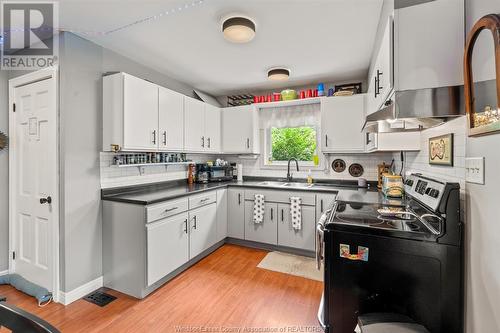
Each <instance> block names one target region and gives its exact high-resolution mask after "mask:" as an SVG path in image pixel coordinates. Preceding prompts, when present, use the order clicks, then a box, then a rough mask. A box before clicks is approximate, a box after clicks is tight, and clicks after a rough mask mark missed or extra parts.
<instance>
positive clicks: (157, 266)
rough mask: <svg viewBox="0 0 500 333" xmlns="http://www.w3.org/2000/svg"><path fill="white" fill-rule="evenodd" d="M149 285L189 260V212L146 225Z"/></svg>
mask: <svg viewBox="0 0 500 333" xmlns="http://www.w3.org/2000/svg"><path fill="white" fill-rule="evenodd" d="M146 237H147V251H146V253H147V265H146V266H147V283H148V286H150V285H152V284H153V283H155V282H157V281H158V280H160V279H161V278H163V277H164V276H166V275H168V274H169V273H171V272H173V271H174V270H176V269H177V268H179V267H180V266H182V265H184V264H185V263H187V262H188V261H189V230H188V214H187V213H182V214H179V215H176V216H173V217H169V218H166V219H163V220H159V221H156V222H153V223H149V224H147V225H146Z"/></svg>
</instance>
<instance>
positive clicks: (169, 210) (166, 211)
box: [165, 207, 179, 213]
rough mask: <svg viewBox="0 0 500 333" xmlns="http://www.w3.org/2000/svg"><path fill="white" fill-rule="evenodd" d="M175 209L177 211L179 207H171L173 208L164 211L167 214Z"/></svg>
mask: <svg viewBox="0 0 500 333" xmlns="http://www.w3.org/2000/svg"><path fill="white" fill-rule="evenodd" d="M176 209H179V207H173V208H168V209H165V213H168V212H171V211H174V210H176Z"/></svg>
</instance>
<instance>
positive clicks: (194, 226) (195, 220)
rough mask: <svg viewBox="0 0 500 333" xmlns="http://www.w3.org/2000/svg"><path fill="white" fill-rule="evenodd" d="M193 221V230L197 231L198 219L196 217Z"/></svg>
mask: <svg viewBox="0 0 500 333" xmlns="http://www.w3.org/2000/svg"><path fill="white" fill-rule="evenodd" d="M193 221H194V225H193V229H194V230H196V227H197V221H198V219H197V218H196V215H195V216H194V217H193Z"/></svg>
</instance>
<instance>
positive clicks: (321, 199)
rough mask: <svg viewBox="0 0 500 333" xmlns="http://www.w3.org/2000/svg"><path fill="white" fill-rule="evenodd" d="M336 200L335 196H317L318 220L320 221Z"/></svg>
mask: <svg viewBox="0 0 500 333" xmlns="http://www.w3.org/2000/svg"><path fill="white" fill-rule="evenodd" d="M334 200H335V194H328V193H326V194H317V195H316V218H317V219H318V220H319V218H320V217H321V215H322V214H323V213H324V212H325V211H326V210H327V209H328V207H329V206H330V204H331V203H332V202H333V201H334Z"/></svg>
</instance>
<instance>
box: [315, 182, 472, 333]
mask: <svg viewBox="0 0 500 333" xmlns="http://www.w3.org/2000/svg"><path fill="white" fill-rule="evenodd" d="M405 191H406V195H407V197H406V198H405V200H402V201H401V202H400V203H399V204H398V203H397V202H393V203H387V202H382V203H381V202H376V203H368V202H359V201H358V202H354V201H348V200H346V199H342V198H341V199H339V200H337V201H336V202H335V203H334V205H333V207H331V209H330V210H329V212H328V213H327V214H325V215H324V216H323V217H322V219H321V220H320V222H318V226H317V245H318V246H317V258H318V259H320V260H321V259H322V260H323V262H324V267H325V289H324V294H323V298H322V301H321V307H320V310H319V313H318V319H319V321H320V323H321V325H322V326H323V327H324V329H325V332H328V333H352V332H353V331H354V329H355V327H356V324H357V318H358V316H359V315H362V314H366V313H374V312H390V313H397V314H402V315H405V316H408V317H410V318H412V319H413V320H415V321H416V322H418V323H420V324H422V325H423V326H425V327H426V328H427V330H429V332H431V333H445V332H446V333H454V332H463V313H462V311H463V256H462V237H463V235H462V233H463V231H462V223H461V222H460V195H459V185H458V184H456V183H447V182H443V181H439V180H436V179H430V178H427V177H424V176H422V175H419V174H415V175H411V176H409V177H408V178H407V179H406V181H405Z"/></svg>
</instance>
